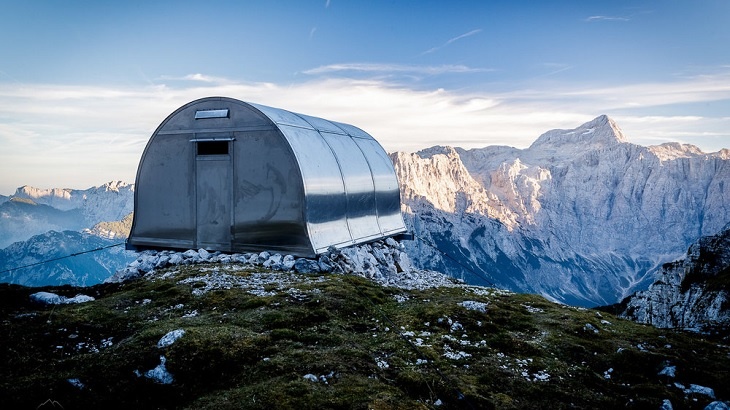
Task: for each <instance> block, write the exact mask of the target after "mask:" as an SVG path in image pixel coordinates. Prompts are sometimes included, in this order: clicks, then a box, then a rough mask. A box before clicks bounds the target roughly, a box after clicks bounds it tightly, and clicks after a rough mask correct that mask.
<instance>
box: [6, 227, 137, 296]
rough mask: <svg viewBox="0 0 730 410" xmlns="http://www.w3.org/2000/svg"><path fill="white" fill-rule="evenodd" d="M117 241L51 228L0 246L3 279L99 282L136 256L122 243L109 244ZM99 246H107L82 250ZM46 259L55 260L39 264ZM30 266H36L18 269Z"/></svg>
mask: <svg viewBox="0 0 730 410" xmlns="http://www.w3.org/2000/svg"><path fill="white" fill-rule="evenodd" d="M115 243H120V241H112V240H108V239H104V238H101V237H98V236H94V235H90V234H85V233H81V232H74V231H63V232H56V231H48V232H45V233H43V234H40V235H36V236H33V237H31V238H30V239H28V240H26V241H22V242H15V243H13V244H12V245H10V246H8V247H6V248H5V249H0V272H2V273H0V282H8V283H14V284H19V285H25V286H47V285H56V286H57V285H65V284H68V285H73V286H88V285H94V284H97V283H100V282H102V281H104V279H106V278H108V277H109V276H111V275H112V274H113V273H114V272H116V271H117V270H119V269H121V268H123V267H124V266H126V265H127V263H129V262H131V261H132V260H134V258H135V257H136V255H135V254H134V253H132V252H128V251H125V250H124V246H123V245H121V246H115V247H110V246H112V245H114V244H115ZM106 247H108V248H106ZM99 248H106V249H102V250H99V251H95V252H89V253H83V252H87V251H91V250H94V249H99ZM79 253H83V254H79ZM75 254H76V255H75ZM68 256H71V257H68ZM60 258H62V259H60ZM45 261H52V262H51V263H43V264H39V263H40V262H45ZM28 265H34V266H30V267H27V268H21V269H16V268H19V267H23V266H28ZM8 270H9V271H8Z"/></svg>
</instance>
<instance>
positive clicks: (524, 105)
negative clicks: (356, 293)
mask: <svg viewBox="0 0 730 410" xmlns="http://www.w3.org/2000/svg"><path fill="white" fill-rule="evenodd" d="M366 68H367V67H366ZM391 68H392V67H391ZM361 69H365V68H363V67H361ZM367 69H369V70H374V69H375V68H374V67H370V68H367ZM381 69H382V68H381ZM168 78H170V80H169V81H168V83H167V84H158V85H154V86H152V85H145V86H137V87H126V88H122V87H87V86H60V85H47V84H17V83H0V145H2V147H3V149H2V150H0V163H2V164H3V169H4V170H6V172H4V173H3V174H2V175H0V193H3V194H8V193H11V192H12V191H13V190H14V189H15V187H16V186H18V185H22V184H26V183H27V184H32V185H38V186H41V187H53V186H65V187H72V188H85V187H89V186H92V185H95V184H96V185H98V184H100V183H103V182H105V181H106V180H111V179H126V180H129V181H131V180H133V179H134V175H135V172H136V168H137V164H138V162H139V158H140V155H141V153H142V150H143V149H144V146H145V144H146V142H147V140H148V139H149V137H150V135H151V134H152V132H153V131H154V129H155V128H156V127H157V126H158V125H159V124H160V122H162V120H163V119H164V118H165V117H167V115H169V114H170V113H171V112H173V111H174V110H175V109H177V108H178V107H180V106H182V105H183V104H185V103H188V102H190V101H192V100H195V99H198V98H202V97H207V96H211V95H224V96H230V97H234V98H240V99H243V100H245V101H252V102H257V103H261V104H265V105H270V106H273V107H281V108H285V109H288V110H291V111H294V112H300V113H304V114H310V115H314V116H318V117H323V118H328V119H332V120H336V121H341V122H345V123H350V124H354V125H357V126H358V127H361V128H362V129H364V130H366V131H368V132H369V133H371V134H372V135H373V136H374V137H375V138H377V139H378V141H380V142H381V143H382V144H383V146H384V147H385V148H386V150H388V151H396V150H402V151H414V150H418V149H422V148H425V147H429V146H432V145H437V144H440V145H459V146H462V147H465V148H474V147H483V146H487V145H510V146H516V147H518V148H523V147H527V146H529V145H530V143H532V141H534V139H535V138H537V137H538V136H539V135H540V134H542V133H543V132H545V131H547V130H549V129H553V128H573V127H576V126H578V125H580V124H582V123H583V122H586V121H588V120H591V119H593V118H594V117H596V116H598V115H600V114H608V115H611V116H613V117H614V119H616V120H617V122H618V123H619V125H620V126H621V128H622V129H623V130H624V132H625V134H626V135H627V137H628V138H629V140H630V141H632V142H635V143H639V144H644V145H647V144H655V143H659V142H664V141H670V140H675V141H677V140H678V141H680V142H689V143H695V144H698V145H700V146H701V147H702V148H703V149H705V150H716V149H719V148H720V145H722V144H724V145H725V146H727V141H730V132H728V130H730V118H728V117H716V118H706V117H697V116H691V115H684V116H676V115H670V114H666V111H663V109H664V108H665V107H667V106H675V107H676V106H679V105H681V104H686V103H697V102H703V101H704V102H711V101H726V102H728V103H730V72H728V70H725V72H720V73H716V74H713V75H704V76H695V77H686V78H683V79H681V80H677V81H676V82H673V83H651V84H625V85H620V84H618V85H616V86H614V87H606V88H591V87H584V88H581V89H578V88H571V87H567V86H557V87H556V86H550V87H543V88H539V87H533V88H530V89H516V90H512V91H509V92H501V93H496V92H487V91H480V92H477V91H474V90H470V91H458V92H457V91H448V90H443V89H431V90H416V89H412V88H408V87H404V86H402V85H397V84H394V83H392V82H386V81H382V80H379V81H376V80H357V79H352V78H319V77H313V78H312V79H311V80H309V81H304V82H299V83H291V84H275V83H246V82H241V81H235V80H232V79H225V78H217V77H213V76H208V75H204V74H191V75H188V76H183V77H179V78H178V77H175V79H174V80H173V79H172V78H173V77H168ZM180 79H188V81H179V80H180ZM205 79H208V80H210V79H216V80H217V81H204V80H205ZM635 107H640V108H641V112H642V113H645V114H643V115H636V114H631V113H632V112H636V111H632V110H633V109H634V108H635ZM674 111H675V112H676V111H677V110H674ZM627 113H628V114H627ZM701 141H705V143H707V144H710V145H705V146H703V144H702V143H701ZM69 181H71V182H69Z"/></svg>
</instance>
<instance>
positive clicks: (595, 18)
mask: <svg viewBox="0 0 730 410" xmlns="http://www.w3.org/2000/svg"><path fill="white" fill-rule="evenodd" d="M630 20H631V19H630V18H629V17H622V16H590V17H586V19H585V21H588V22H596V21H630Z"/></svg>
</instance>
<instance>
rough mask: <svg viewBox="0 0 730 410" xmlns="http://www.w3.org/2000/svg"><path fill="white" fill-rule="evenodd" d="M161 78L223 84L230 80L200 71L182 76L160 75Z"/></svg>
mask: <svg viewBox="0 0 730 410" xmlns="http://www.w3.org/2000/svg"><path fill="white" fill-rule="evenodd" d="M159 79H160V80H162V81H198V82H201V83H210V84H221V83H226V82H229V81H230V80H228V79H226V78H224V77H215V76H211V75H206V74H200V73H195V74H188V75H184V76H182V77H175V76H160V78H159Z"/></svg>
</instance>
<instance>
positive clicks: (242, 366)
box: [0, 265, 730, 409]
mask: <svg viewBox="0 0 730 410" xmlns="http://www.w3.org/2000/svg"><path fill="white" fill-rule="evenodd" d="M223 273H224V274H226V275H230V276H231V277H233V278H238V279H240V281H239V282H236V283H237V285H235V286H230V283H229V284H223V285H220V286H212V285H211V284H210V283H208V282H206V281H209V280H211V279H210V278H212V277H215V275H216V274H223ZM262 273H266V274H267V275H268V274H269V273H267V272H261V271H254V270H245V269H239V268H237V267H236V266H235V265H198V266H194V267H193V266H180V267H176V268H173V269H170V270H165V271H160V272H157V273H156V279H155V280H148V279H141V280H137V281H133V282H128V283H124V284H113V285H112V284H103V285H97V286H94V287H90V288H73V287H69V286H65V287H52V288H51V287H49V288H42V289H40V288H25V287H20V286H15V285H7V284H3V285H0V312H1V314H2V325H1V326H2V329H0V356H1V358H0V360H2V363H3V366H2V367H0V402H2V403H4V404H3V406H4V408H32V409H34V408H37V407H38V406H39V405H42V404H43V403H44V402H46V401H47V400H49V399H50V400H52V401H55V402H57V403H58V404H60V405H62V406H63V408H65V409H71V408H89V409H92V408H93V409H96V408H189V409H272V408H284V409H286V408H297V409H306V408H317V409H320V408H342V409H350V408H363V409H365V408H374V409H399V408H402V409H412V408H433V407H438V408H498V409H528V408H529V409H534V408H619V407H621V408H623V407H629V408H653V409H656V408H659V406H660V405H661V403H662V401H663V400H665V399H668V400H670V401H671V403H672V405H673V406H674V408H675V409H682V408H704V406H706V405H707V404H708V403H709V402H711V401H713V400H714V399H712V398H710V397H709V396H707V395H703V394H698V393H696V392H686V391H685V390H683V389H682V388H680V387H678V385H677V384H681V385H683V386H685V387H686V388H689V386H690V384H696V385H701V386H706V387H710V388H712V389H714V394H715V396H716V398H717V399H719V400H728V399H730V387H728V384H727V380H728V379H730V378H729V377H728V369H729V368H730V356H729V354H730V349H729V348H728V346H726V345H723V344H721V343H720V341H718V340H714V341H713V340H706V339H703V338H702V337H700V336H697V335H694V334H687V333H677V332H672V331H663V330H659V329H655V328H652V327H649V326H642V325H638V324H635V323H632V322H629V321H625V320H621V319H618V318H616V317H614V316H613V315H611V314H609V313H605V312H598V311H595V310H587V309H581V308H573V307H569V306H564V305H558V304H554V303H551V302H548V301H546V300H545V299H543V298H541V297H539V296H533V295H523V294H512V293H509V292H504V291H499V290H493V289H485V288H478V287H455V288H435V289H430V290H423V291H411V290H403V289H396V288H384V287H381V286H379V285H377V284H374V283H372V282H370V281H368V280H366V279H363V278H360V277H356V276H346V275H336V274H318V275H294V274H288V273H277V274H275V275H279V276H280V277H281V278H282V281H281V282H280V283H277V282H271V281H269V282H265V283H263V282H256V286H246V285H245V283H247V282H246V280H250V281H254V280H259V276H257V275H260V274H262ZM39 290H44V291H50V292H54V293H57V294H59V295H62V296H68V297H72V296H75V295H76V294H78V293H84V294H86V295H90V296H93V297H95V298H96V300H95V301H92V302H87V303H82V304H72V305H56V306H51V305H41V304H35V303H33V302H31V299H30V295H31V294H32V293H35V292H38V291H39ZM464 302H469V303H464ZM471 302H475V303H471ZM175 329H182V330H184V331H185V333H184V335H183V336H182V337H180V338H179V339H178V340H176V341H175V342H174V343H173V344H171V345H170V346H167V347H158V346H157V343H158V341H159V340H160V339H161V338H162V337H163V336H164V335H165V334H167V333H168V332H170V331H172V330H175ZM161 357H164V361H162V359H161ZM161 362H162V364H164V366H165V368H166V370H167V371H168V372H169V374H171V375H172V377H173V382H172V383H171V384H160V383H159V382H156V381H155V380H154V379H152V378H149V377H147V376H146V372H148V371H150V370H151V369H154V368H156V366H160V365H161ZM667 366H675V368H676V374H675V376H674V377H670V376H668V375H660V374H659V373H660V372H661V371H662V370H663V369H664V368H666V367H667ZM41 408H42V407H41Z"/></svg>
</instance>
